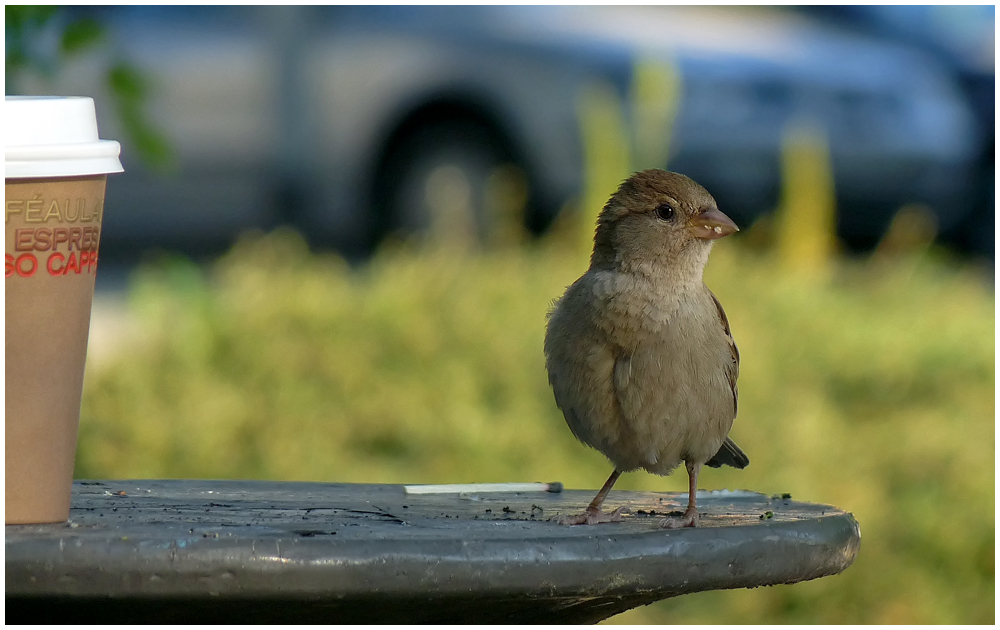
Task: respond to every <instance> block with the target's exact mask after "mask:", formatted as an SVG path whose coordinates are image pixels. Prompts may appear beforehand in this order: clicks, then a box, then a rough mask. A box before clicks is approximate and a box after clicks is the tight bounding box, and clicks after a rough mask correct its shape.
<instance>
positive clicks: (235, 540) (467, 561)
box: [6, 480, 861, 623]
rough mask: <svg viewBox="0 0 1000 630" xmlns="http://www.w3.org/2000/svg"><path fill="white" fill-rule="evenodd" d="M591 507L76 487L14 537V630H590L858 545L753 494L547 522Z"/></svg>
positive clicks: (818, 508) (539, 497) (178, 486)
mask: <svg viewBox="0 0 1000 630" xmlns="http://www.w3.org/2000/svg"><path fill="white" fill-rule="evenodd" d="M592 495H593V492H592V491H589V490H588V491H580V490H576V491H564V492H562V493H558V494H556V493H506V494H481V495H478V496H460V495H453V494H452V495H406V494H405V492H404V489H403V487H402V486H396V485H353V484H324V483H279V482H258V481H201V480H197V481H195V480H190V481H189V480H167V481H156V480H138V481H78V482H76V483H75V484H74V487H73V507H72V511H71V514H70V522H69V523H68V524H56V525H21V526H7V528H6V578H7V582H6V584H7V587H6V589H7V602H6V603H7V608H6V616H7V621H8V622H12V623H16V622H19V621H22V622H23V621H30V620H34V621H57V622H72V621H79V622H85V621H110V622H113V621H131V622H144V621H145V622H185V621H190V622H212V621H225V622H234V623H236V622H254V621H260V622H333V623H345V622H355V623H365V622H386V623H389V622H448V621H466V622H486V623H490V622H492V623H510V622H553V623H558V622H594V621H599V620H601V619H605V618H607V617H609V616H611V615H614V614H617V613H619V612H622V611H624V610H627V609H629V608H633V607H635V606H640V605H643V604H648V603H651V602H654V601H656V600H659V599H663V598H665V597H671V596H675V595H681V594H684V593H692V592H696V591H703V590H709V589H721V588H741V587H752V586H761V585H766V584H778V583H789V582H798V581H802V580H808V579H813V578H817V577H821V576H825V575H831V574H835V573H839V572H841V571H843V570H844V569H846V568H847V567H848V566H849V565H850V564H851V562H853V560H854V557H855V555H856V554H857V551H858V547H859V545H860V539H861V534H860V530H859V528H858V524H857V522H856V521H855V520H854V518H853V517H852V516H851V515H850V514H847V513H845V512H843V511H841V510H838V509H837V508H834V507H831V506H824V505H814V504H808V503H799V502H795V501H791V500H783V499H770V498H768V497H767V496H765V495H761V494H756V493H750V492H733V493H729V492H713V493H704V494H702V493H699V498H698V505H699V507H700V508H701V514H702V516H701V519H702V527H700V528H697V529H684V530H665V529H661V528H660V527H659V523H660V521H661V520H662V519H663V516H662V515H664V514H666V513H667V512H670V511H672V510H677V509H683V506H684V505H685V503H686V501H687V496H686V495H685V494H663V493H648V492H624V491H622V492H619V491H615V492H612V494H611V495H610V497H609V500H608V505H609V507H612V508H613V507H616V506H618V505H622V504H626V505H628V506H629V507H630V508H631V510H632V513H631V515H628V516H626V518H625V520H624V521H623V522H621V523H608V524H602V525H597V526H574V527H567V526H561V525H556V524H554V523H551V522H548V521H546V520H545V519H547V518H549V517H551V516H553V515H555V514H565V513H573V512H577V511H582V510H583V508H584V507H585V506H586V505H587V503H588V502H589V501H590V499H591V498H592ZM651 512H655V514H650V513H651ZM768 513H770V514H771V516H770V517H768V516H767V514H768ZM28 615H33V617H29V616H28Z"/></svg>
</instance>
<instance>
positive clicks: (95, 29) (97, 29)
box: [59, 18, 104, 55]
mask: <svg viewBox="0 0 1000 630" xmlns="http://www.w3.org/2000/svg"><path fill="white" fill-rule="evenodd" d="M102 37H104V28H103V27H102V26H101V25H100V24H99V23H98V22H97V20H95V19H93V18H82V19H79V20H75V21H73V22H70V23H69V24H67V25H66V30H65V31H63V34H62V41H61V42H60V46H59V48H60V51H61V52H62V54H64V55H72V54H74V53H77V52H80V51H81V50H85V49H86V48H88V47H90V46H92V45H93V44H96V43H97V42H99V41H100V40H101V38H102Z"/></svg>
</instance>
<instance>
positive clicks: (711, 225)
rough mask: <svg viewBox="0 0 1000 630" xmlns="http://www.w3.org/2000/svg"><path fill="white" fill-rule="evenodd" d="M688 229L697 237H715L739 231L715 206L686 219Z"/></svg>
mask: <svg viewBox="0 0 1000 630" xmlns="http://www.w3.org/2000/svg"><path fill="white" fill-rule="evenodd" d="M688 229H689V230H691V232H692V233H693V234H694V235H695V237H697V238H704V239H717V238H722V237H723V236H729V235H730V234H732V233H733V232H739V231H740V228H738V227H736V224H735V223H733V220H732V219H730V218H729V217H727V216H726V215H724V214H722V213H721V212H719V210H718V209H716V208H710V209H708V210H705V211H704V212H702V213H701V214H698V215H695V216H694V217H692V218H691V220H690V221H688Z"/></svg>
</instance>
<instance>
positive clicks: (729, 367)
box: [708, 290, 745, 457]
mask: <svg viewBox="0 0 1000 630" xmlns="http://www.w3.org/2000/svg"><path fill="white" fill-rule="evenodd" d="M708 294H709V295H711V296H712V301H713V302H715V308H716V309H718V311H719V319H720V320H722V322H721V323H722V329H723V330H724V331H725V332H726V340H727V341H728V342H729V353H730V355H732V357H733V360H732V362H730V363H727V364H726V368H725V369H726V378H727V379H728V380H729V387H730V388H732V390H733V417H734V418H735V417H736V409H737V402H736V401H737V399H738V398H739V389H738V388H737V386H736V379H737V378H739V375H740V350H739V348H737V347H736V341H734V340H733V333H732V331H730V330H729V318H728V317H726V311H725V310H723V308H722V304H721V303H720V302H719V298H717V297H715V294H714V293H712V291H711V290H709V292H708ZM734 446H735V445H734ZM744 457H745V456H744Z"/></svg>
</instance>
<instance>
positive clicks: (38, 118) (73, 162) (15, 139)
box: [4, 96, 125, 178]
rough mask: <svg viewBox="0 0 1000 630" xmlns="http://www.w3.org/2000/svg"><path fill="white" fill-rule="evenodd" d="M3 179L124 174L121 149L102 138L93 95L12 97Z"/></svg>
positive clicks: (6, 112) (6, 104) (9, 98)
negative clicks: (119, 158)
mask: <svg viewBox="0 0 1000 630" xmlns="http://www.w3.org/2000/svg"><path fill="white" fill-rule="evenodd" d="M4 127H5V129H4V131H5V133H4V177H6V178H18V177H74V176H77V175H101V174H104V173H121V172H122V171H124V170H125V169H123V168H122V164H121V162H119V161H118V154H119V153H120V152H121V145H119V144H118V143H117V142H115V141H114V140H101V139H100V138H99V136H98V135H97V113H96V111H95V109H94V99H92V98H90V97H89V96H7V97H5V99H4Z"/></svg>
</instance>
